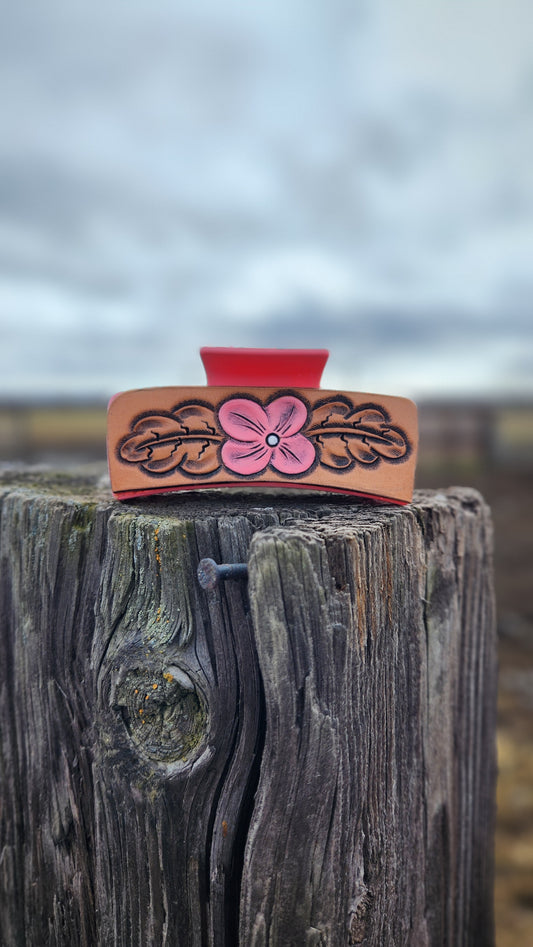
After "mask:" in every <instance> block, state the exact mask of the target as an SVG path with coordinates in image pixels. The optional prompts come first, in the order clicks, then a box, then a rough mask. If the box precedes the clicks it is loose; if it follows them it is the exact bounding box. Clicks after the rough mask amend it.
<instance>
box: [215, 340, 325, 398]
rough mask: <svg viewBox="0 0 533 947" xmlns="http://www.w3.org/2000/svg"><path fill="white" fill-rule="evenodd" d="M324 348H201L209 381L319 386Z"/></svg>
mask: <svg viewBox="0 0 533 947" xmlns="http://www.w3.org/2000/svg"><path fill="white" fill-rule="evenodd" d="M328 356H329V352H328V350H327V349H237V348H235V349H234V348H211V347H205V348H201V349H200V357H201V359H202V362H203V363H204V368H205V373H206V375H207V384H208V385H213V386H215V385H223V386H226V385H234V386H237V385H247V386H248V387H254V388H277V387H279V386H286V387H290V388H320V379H321V377H322V372H323V371H324V365H325V364H326V362H327V360H328Z"/></svg>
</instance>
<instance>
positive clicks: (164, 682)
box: [116, 666, 207, 763]
mask: <svg viewBox="0 0 533 947" xmlns="http://www.w3.org/2000/svg"><path fill="white" fill-rule="evenodd" d="M116 707H117V709H118V710H119V712H120V714H121V717H122V720H123V722H124V725H125V727H126V730H127V731H128V734H129V736H130V738H131V740H132V741H133V743H134V744H135V745H136V747H137V748H138V749H139V750H140V751H141V752H142V754H143V755H144V756H147V757H149V758H150V759H152V760H157V761H159V762H163V763H177V762H181V763H186V762H189V761H190V760H191V759H192V758H194V757H195V756H197V755H198V752H197V751H198V750H199V748H200V746H201V744H202V743H203V740H204V737H205V735H206V733H207V710H206V707H205V703H204V701H203V699H202V697H201V696H200V694H199V693H198V691H197V689H196V687H195V685H194V683H193V681H192V680H191V678H190V677H189V675H188V674H186V672H185V671H183V670H182V669H181V668H177V667H174V666H172V667H170V668H166V669H165V668H163V669H161V670H159V671H151V670H149V669H142V668H135V669H134V670H131V671H129V672H128V673H127V675H126V677H125V678H124V680H123V681H122V683H121V684H120V685H119V687H118V689H117V696H116Z"/></svg>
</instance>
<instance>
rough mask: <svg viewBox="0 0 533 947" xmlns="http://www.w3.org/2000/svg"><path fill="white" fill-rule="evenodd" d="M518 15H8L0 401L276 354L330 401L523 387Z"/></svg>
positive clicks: (527, 101) (0, 45)
mask: <svg viewBox="0 0 533 947" xmlns="http://www.w3.org/2000/svg"><path fill="white" fill-rule="evenodd" d="M531 11H532V8H531V6H530V5H529V4H528V3H526V2H525V0H507V2H506V3H504V2H503V0H486V3H485V4H484V5H483V10H481V8H480V7H479V5H477V4H474V3H466V4H463V5H462V6H461V15H460V19H459V17H458V13H457V8H455V7H453V6H450V4H449V3H448V2H445V0H434V2H433V3H432V4H431V5H429V6H423V5H421V4H420V3H418V2H415V0H406V3H403V4H401V5H400V6H399V7H398V8H397V9H396V8H395V9H394V10H391V9H390V5H389V4H382V3H377V4H369V3H366V2H361V3H359V4H349V5H348V4H346V3H345V2H344V0H333V2H332V3H331V4H328V5H326V6H324V7H322V6H321V5H317V6H311V7H310V6H309V4H304V3H303V2H300V0H296V2H295V3H294V4H290V5H287V4H282V3H281V0H274V2H272V3H271V4H269V5H267V6H265V7H261V8H259V7H256V5H248V4H246V5H245V4H243V3H238V2H236V0H230V2H229V3H228V4H224V7H223V8H220V6H219V5H217V4H215V3H214V2H208V0H201V2H199V3H198V4H195V5H194V7H191V6H189V7H188V8H187V7H185V6H183V5H181V4H174V3H170V2H166V0H154V2H152V3H151V4H142V3H141V4H135V5H133V6H132V5H127V4H125V3H118V4H114V5H113V6H112V7H109V8H106V9H105V10H104V9H103V8H98V7H93V8H89V7H86V8H80V7H72V6H70V7H65V5H64V4H62V3H59V2H57V0H51V2H50V3H47V5H46V9H45V8H42V9H41V8H39V7H36V8H35V9H32V10H31V11H29V10H26V9H25V8H24V7H23V6H22V7H21V6H20V5H16V4H15V5H11V6H10V7H9V8H8V9H6V11H5V16H4V20H3V29H2V33H1V34H0V107H1V109H2V115H3V121H4V131H3V135H2V140H1V141H0V205H1V207H2V215H1V218H0V331H1V332H2V345H1V346H0V393H1V392H2V391H3V392H4V393H8V392H11V393H13V392H19V393H20V392H26V393H28V392H30V391H41V390H49V391H51V392H52V391H54V390H56V389H58V388H61V390H62V391H68V390H70V389H72V390H73V391H74V390H75V389H80V388H81V386H82V385H83V386H84V387H85V390H87V391H88V392H90V391H91V390H94V391H96V390H98V391H101V390H103V389H105V390H106V391H108V392H110V391H112V390H113V389H115V388H116V387H119V386H121V385H122V386H131V387H135V386H140V385H144V384H152V383H154V384H157V383H158V382H163V381H164V382H165V383H167V382H170V383H171V382H173V381H176V382H179V381H180V380H183V381H184V382H185V381H187V382H189V381H190V382H193V381H198V380H201V378H202V374H201V370H200V369H199V368H196V367H195V365H196V364H199V363H198V360H197V356H196V350H197V348H198V346H199V345H201V344H210V343H211V344H216V343H218V344H235V345H238V344H241V345H242V344H248V345H254V344H255V345H260V344H281V340H283V343H284V344H287V345H294V346H302V345H318V346H326V347H327V346H328V345H329V346H330V347H331V349H332V360H333V358H334V359H335V361H336V364H337V365H338V376H339V378H340V377H341V376H342V377H350V378H351V377H352V366H353V365H354V364H359V365H360V372H361V374H362V375H363V377H367V376H368V377H370V378H375V379H376V385H378V384H382V383H385V386H386V387H389V382H390V381H392V380H394V383H397V384H399V385H400V386H401V387H405V385H411V386H412V387H413V388H416V386H417V385H418V386H421V387H423V388H425V387H431V384H433V385H434V387H435V388H438V387H439V386H440V387H441V388H446V390H447V386H448V385H449V384H450V383H451V381H450V380H453V384H456V385H458V386H462V387H463V388H465V387H469V386H472V385H475V386H477V387H478V389H479V390H481V389H482V388H485V389H487V390H488V389H489V388H490V386H491V384H492V383H493V380H494V379H495V378H498V379H499V382H498V383H499V384H501V385H507V386H511V387H512V386H513V385H515V386H518V385H519V386H521V388H522V389H525V388H527V387H528V385H529V389H530V390H531V389H532V388H533V385H532V383H531V380H530V379H531V376H529V380H528V373H527V371H526V370H521V369H520V370H518V368H517V369H516V371H513V366H515V367H516V366H519V365H522V364H528V353H529V352H531V351H532V348H533V340H532V335H531V324H532V322H533V320H531V318H530V317H531V300H532V290H533V287H532V285H531V278H530V266H531V264H530V256H531V253H530V247H531V241H532V237H533V175H532V171H531V162H530V157H529V156H530V154H531V150H532V146H533V140H532V138H533V122H532V121H531V119H532V112H533V94H532V91H531V90H532V88H533V85H532V80H531V77H532V76H533V53H532V52H531V49H530V47H529V43H528V40H527V37H528V34H529V31H528V29H527V25H528V24H530V23H531V20H532V17H533V14H532V12H531ZM481 18H482V22H481ZM117 352H119V353H120V358H118V359H117ZM110 353H111V354H110ZM521 359H522V360H521ZM28 366H30V367H28ZM73 366H74V368H73ZM380 379H382V381H381V382H380ZM389 390H390V388H389Z"/></svg>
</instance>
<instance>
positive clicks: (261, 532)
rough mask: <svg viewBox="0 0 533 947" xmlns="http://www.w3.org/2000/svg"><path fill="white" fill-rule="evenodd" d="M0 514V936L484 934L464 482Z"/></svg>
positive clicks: (472, 575) (205, 940) (471, 537)
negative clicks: (406, 500) (245, 574)
mask: <svg viewBox="0 0 533 947" xmlns="http://www.w3.org/2000/svg"><path fill="white" fill-rule="evenodd" d="M0 502H1V506H0V557H1V566H0V709H1V715H0V724H1V751H0V752H1V755H0V781H1V786H0V798H1V803H0V807H1V808H0V943H1V944H2V945H4V944H5V945H9V947H11V945H15V947H18V945H37V944H38V945H48V944H50V945H65V947H66V945H69V947H72V945H77V944H80V945H95V944H97V945H102V947H103V945H105V947H107V945H124V947H125V945H128V947H129V945H147V944H150V945H159V944H161V945H163V944H165V945H176V944H178V945H186V947H188V945H192V947H196V945H202V947H203V945H216V947H234V945H236V944H237V943H240V944H241V945H244V947H248V945H279V947H290V945H330V947H337V945H345V944H354V945H355V944H364V945H376V947H377V945H380V947H381V945H391V947H392V945H395V947H397V945H400V944H402V945H403V944H408V945H413V947H418V945H425V944H427V945H435V947H436V945H441V944H442V945H450V947H452V945H453V947H458V945H472V947H473V945H476V947H477V945H481V947H483V945H491V944H492V943H493V922H492V845H493V820H494V782H495V756H494V725H495V721H494V715H495V710H494V706H495V687H496V671H495V640H494V634H495V632H494V610H493V594H492V566H491V542H492V540H491V525H490V516H489V513H488V510H487V508H486V506H485V505H484V503H483V501H482V500H481V498H480V497H479V495H478V494H476V493H475V492H474V491H471V490H461V489H454V490H450V491H446V492H445V493H440V494H439V493H421V492H420V491H418V492H417V493H416V494H415V502H414V503H413V504H412V505H411V506H409V507H405V508H402V509H394V508H390V507H380V506H372V505H369V504H366V505H365V504H364V503H358V502H356V501H354V500H352V499H348V498H340V497H337V498H331V499H328V500H326V501H324V500H322V499H321V500H317V499H316V498H311V497H304V498H298V500H297V501H294V500H293V499H292V497H291V499H290V500H287V499H284V498H277V497H272V496H267V497H263V496H260V495H254V496H241V497H237V496H226V495H217V494H202V495H199V496H197V497H195V498H193V496H192V495H189V496H187V497H186V498H185V497H180V498H179V499H174V500H172V501H169V500H156V499H153V500H151V501H145V502H144V503H138V504H136V505H133V504H122V505H121V504H119V503H116V502H113V501H112V500H111V498H110V494H109V490H108V488H107V487H106V486H105V485H103V484H102V483H101V482H100V481H99V480H98V477H97V475H96V474H95V473H93V472H92V471H90V470H87V471H85V472H80V473H70V474H59V473H53V472H49V473H43V472H33V471H31V470H26V471H24V470H21V471H9V470H6V471H4V473H3V475H2V477H1V479H0ZM206 556H210V557H212V558H214V559H215V560H217V561H221V562H222V561H228V562H232V561H247V562H248V568H249V582H248V585H247V584H246V583H243V582H236V581H229V582H227V583H226V584H225V585H222V586H220V587H219V588H217V589H216V590H213V591H211V592H203V591H202V590H201V589H200V588H199V586H198V584H197V582H196V578H195V570H196V566H197V563H198V561H199V559H201V558H203V557H206Z"/></svg>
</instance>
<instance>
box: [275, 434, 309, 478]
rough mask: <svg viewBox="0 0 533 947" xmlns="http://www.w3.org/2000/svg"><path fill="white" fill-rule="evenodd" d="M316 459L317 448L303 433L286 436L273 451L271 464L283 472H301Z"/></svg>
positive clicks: (307, 468)
mask: <svg viewBox="0 0 533 947" xmlns="http://www.w3.org/2000/svg"><path fill="white" fill-rule="evenodd" d="M314 460H315V448H314V447H313V445H312V444H311V441H308V440H307V438H306V437H304V436H303V434H295V435H294V436H293V437H284V438H283V439H282V440H281V441H280V443H279V444H278V446H277V447H275V448H274V450H273V451H272V460H271V464H272V466H273V467H275V468H276V470H279V472H280V473H283V474H300V473H304V471H306V470H309V467H311V465H312V464H313V462H314Z"/></svg>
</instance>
